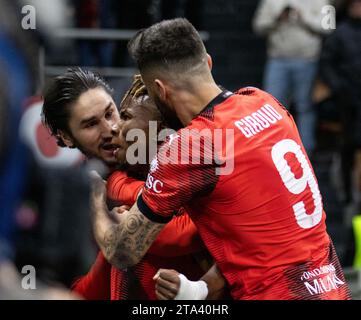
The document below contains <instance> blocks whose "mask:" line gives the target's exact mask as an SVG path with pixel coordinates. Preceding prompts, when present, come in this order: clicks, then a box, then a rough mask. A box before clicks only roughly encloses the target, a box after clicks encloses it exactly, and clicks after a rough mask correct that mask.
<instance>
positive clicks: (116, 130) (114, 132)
mask: <svg viewBox="0 0 361 320" xmlns="http://www.w3.org/2000/svg"><path fill="white" fill-rule="evenodd" d="M119 132H120V126H119V123H113V125H112V126H111V134H112V136H118V135H119Z"/></svg>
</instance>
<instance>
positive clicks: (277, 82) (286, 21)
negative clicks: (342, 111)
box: [253, 0, 329, 153]
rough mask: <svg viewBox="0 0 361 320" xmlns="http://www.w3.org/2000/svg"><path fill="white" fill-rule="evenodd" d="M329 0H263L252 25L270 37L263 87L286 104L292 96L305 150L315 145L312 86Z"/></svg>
mask: <svg viewBox="0 0 361 320" xmlns="http://www.w3.org/2000/svg"><path fill="white" fill-rule="evenodd" d="M328 4H329V1H328V0H302V1H299V0H261V2H260V4H259V7H258V9H257V11H256V14H255V17H254V21H253V27H254V30H255V32H257V33H258V34H260V35H264V36H267V39H268V62H267V66H266V70H265V77H264V89H265V90H266V91H268V92H269V93H271V94H272V95H274V96H275V97H276V98H277V99H278V100H280V102H281V103H282V104H284V105H285V106H286V107H289V106H290V101H289V98H291V99H292V102H293V103H294V107H295V111H296V120H297V123H298V128H299V131H300V135H301V138H302V141H303V144H304V146H305V148H306V150H307V151H308V152H309V153H312V151H313V150H314V148H315V138H314V130H315V113H314V111H313V110H312V103H311V88H312V85H313V81H314V77H315V73H316V69H317V61H318V58H319V53H320V50H321V35H322V34H324V33H326V32H328V31H329V30H325V29H323V28H322V19H323V17H324V16H323V14H322V8H323V7H324V6H325V5H328Z"/></svg>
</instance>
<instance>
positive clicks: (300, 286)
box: [137, 87, 350, 299]
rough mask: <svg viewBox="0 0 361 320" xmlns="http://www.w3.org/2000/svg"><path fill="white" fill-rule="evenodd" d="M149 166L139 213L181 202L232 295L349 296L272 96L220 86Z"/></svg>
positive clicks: (315, 197) (294, 141) (154, 216)
mask: <svg viewBox="0 0 361 320" xmlns="http://www.w3.org/2000/svg"><path fill="white" fill-rule="evenodd" d="M207 130H208V131H207ZM194 150H196V151H197V152H198V153H197V154H196V155H194V152H195V151H194ZM192 152H193V153H192ZM189 154H191V155H192V157H190V156H189ZM187 157H188V162H187V161H186V160H187V159H186V158H187ZM152 164H153V165H152V166H151V170H150V172H149V174H148V179H147V183H146V185H145V187H144V189H143V192H142V195H141V196H140V197H139V198H138V202H137V203H138V207H139V209H140V211H141V212H142V213H143V214H144V215H146V216H147V217H148V218H149V219H151V220H153V221H155V222H167V220H169V218H170V217H171V216H172V215H173V214H174V213H175V212H177V210H178V208H179V207H184V208H185V209H186V210H187V212H188V213H189V215H190V216H191V218H192V220H193V221H194V223H195V225H196V226H197V228H198V231H199V233H200V235H201V237H202V239H203V241H204V243H205V245H206V246H207V248H208V250H209V252H210V253H211V255H212V256H213V258H214V259H215V261H216V263H217V265H218V267H219V269H220V270H221V272H222V274H223V275H224V277H225V278H226V280H227V282H228V284H229V286H230V289H231V294H232V297H233V298H234V299H349V298H350V293H349V290H348V287H347V284H346V282H345V279H344V276H343V272H342V270H341V267H340V264H339V261H338V258H337V255H336V252H335V249H334V247H333V245H332V242H331V240H330V237H329V236H328V234H327V231H326V224H325V219H326V216H325V212H324V210H323V205H322V198H321V195H320V192H319V188H318V184H317V180H316V178H315V175H314V172H313V169H312V166H311V163H310V161H309V159H308V157H307V154H306V152H305V149H304V147H303V145H302V142H301V139H300V136H299V133H298V130H297V127H296V125H295V122H294V120H293V118H292V116H291V115H290V114H289V112H288V111H287V110H286V109H285V108H284V107H283V106H282V105H281V104H280V103H279V102H278V101H277V100H276V99H275V98H274V97H272V96H271V95H269V94H268V93H266V92H264V91H262V90H259V89H257V88H253V87H247V88H243V89H240V90H239V91H238V92H237V93H236V94H232V93H231V92H229V91H223V92H222V93H221V94H220V95H219V96H217V97H216V98H215V99H214V100H213V101H211V102H210V103H209V105H208V106H206V108H205V109H204V110H203V111H202V112H201V113H200V114H199V115H198V116H197V117H195V118H194V119H193V120H192V121H191V123H190V124H189V125H188V126H187V127H185V128H183V129H181V130H179V131H178V132H177V133H176V134H173V136H171V137H169V139H168V140H167V141H165V143H164V144H163V145H162V146H161V148H160V149H159V151H158V154H157V156H156V157H155V158H154V159H153V161H152ZM230 168H231V170H230ZM155 184H156V188H154V185H155Z"/></svg>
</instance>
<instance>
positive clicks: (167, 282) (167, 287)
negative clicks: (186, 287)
mask: <svg viewBox="0 0 361 320" xmlns="http://www.w3.org/2000/svg"><path fill="white" fill-rule="evenodd" d="M153 280H154V281H155V282H156V284H155V294H156V296H157V298H158V299H159V300H173V299H174V298H175V297H176V295H177V294H178V291H179V288H180V278H179V272H177V271H175V270H170V269H159V270H158V272H157V273H156V274H155V276H154V277H153Z"/></svg>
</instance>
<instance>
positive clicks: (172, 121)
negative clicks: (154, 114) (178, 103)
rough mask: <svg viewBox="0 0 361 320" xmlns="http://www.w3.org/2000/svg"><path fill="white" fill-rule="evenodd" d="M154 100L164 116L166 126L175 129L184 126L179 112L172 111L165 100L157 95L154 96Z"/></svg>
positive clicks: (163, 120)
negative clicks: (178, 114)
mask: <svg viewBox="0 0 361 320" xmlns="http://www.w3.org/2000/svg"><path fill="white" fill-rule="evenodd" d="M154 102H155V104H156V106H157V108H158V110H159V112H160V114H161V116H162V122H163V124H164V125H165V126H166V127H168V128H170V129H173V130H175V131H178V130H179V129H182V128H184V125H183V123H182V122H181V121H180V120H179V118H178V116H177V114H176V113H175V112H173V111H171V110H170V108H169V107H168V105H167V104H166V103H165V102H163V101H162V100H161V99H160V98H158V97H157V96H155V97H154Z"/></svg>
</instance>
